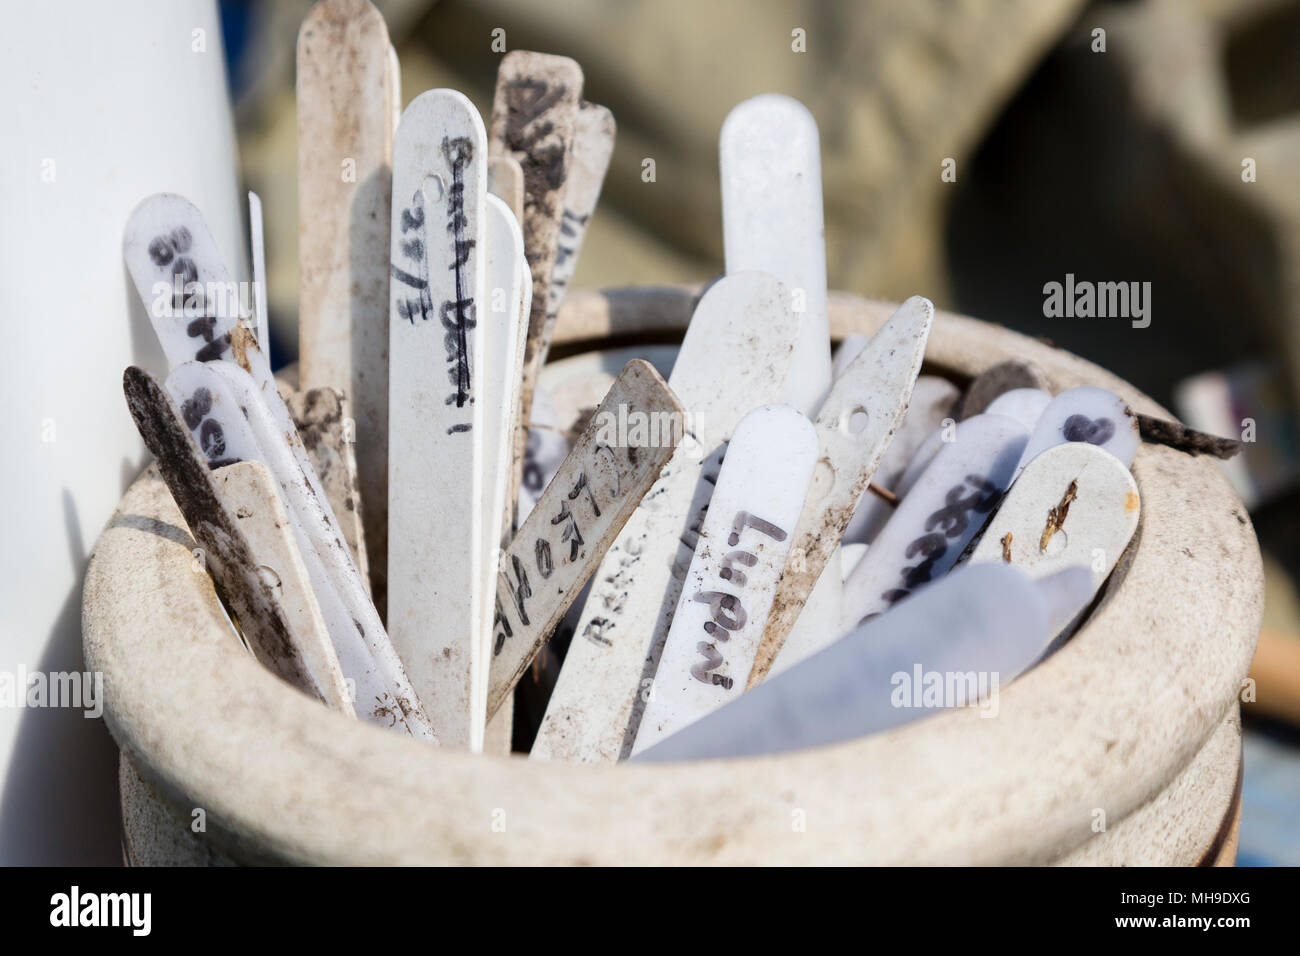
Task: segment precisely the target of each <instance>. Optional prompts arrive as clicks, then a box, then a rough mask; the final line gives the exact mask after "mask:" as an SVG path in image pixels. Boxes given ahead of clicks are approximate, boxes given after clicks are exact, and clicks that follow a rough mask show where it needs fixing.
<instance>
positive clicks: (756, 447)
mask: <svg viewBox="0 0 1300 956" xmlns="http://www.w3.org/2000/svg"><path fill="white" fill-rule="evenodd" d="M816 463H817V433H816V431H815V430H814V429H813V426H812V423H811V422H809V421H808V419H807V418H805V417H804V416H803V415H802V414H800V413H799V411H798V410H797V409H794V408H792V407H791V406H789V405H764V406H761V407H759V408H756V409H754V410H753V411H752V412H750V413H749V414H748V415H746V416H745V417H744V418H743V419H741V421H740V424H739V425H737V426H736V431H735V434H733V435H732V436H731V441H730V442H729V443H728V445H727V457H726V459H725V460H724V461H723V463H722V470H721V472H720V473H719V475H718V484H717V487H716V488H715V489H714V491H713V497H712V499H711V500H710V501H709V512H708V515H707V516H706V517H705V519H704V527H703V528H702V529H701V530H700V537H699V542H698V544H696V546H695V557H694V559H693V560H692V561H691V566H690V570H689V571H688V572H687V574H686V584H685V587H684V588H683V589H682V595H681V598H680V600H679V601H678V602H677V611H676V613H675V614H674V615H673V623H672V627H671V628H670V629H669V631H668V639H667V641H666V642H665V643H664V650H663V655H662V656H661V657H660V659H659V668H658V670H656V672H655V677H654V686H653V688H652V691H651V693H650V699H649V702H648V703H647V705H646V709H645V714H644V716H643V717H642V718H641V725H640V727H639V728H638V730H637V736H636V743H635V745H634V746H633V749H632V753H633V754H636V753H637V752H638V751H641V750H644V749H646V748H647V747H649V746H652V745H653V744H655V743H656V742H657V741H659V740H662V739H663V738H664V737H666V736H668V735H670V734H672V733H675V732H676V731H677V730H678V729H680V728H681V727H684V726H685V725H687V724H689V723H692V722H694V721H696V720H698V719H699V718H700V717H702V716H704V715H705V714H707V713H709V712H710V711H712V710H716V709H717V708H719V707H721V706H722V705H724V704H726V703H729V702H730V701H732V700H734V699H736V698H737V697H739V696H740V695H741V694H742V693H743V692H744V690H745V681H746V679H747V678H748V677H749V671H750V668H751V667H752V666H753V663H754V652H755V651H756V650H757V649H758V638H759V636H760V635H761V634H762V633H763V625H764V624H765V623H766V621H767V615H768V613H769V612H770V611H771V609H772V599H773V598H774V597H775V596H776V583H777V581H778V580H779V579H780V577H781V572H782V571H783V570H784V569H785V563H786V558H787V557H788V555H789V553H790V544H791V539H792V534H791V533H792V532H793V531H794V524H795V522H796V521H797V520H798V519H799V512H800V511H801V510H802V509H803V500H804V497H805V496H806V495H807V493H808V482H809V481H810V480H811V479H812V473H813V466H814V465H815V464H816Z"/></svg>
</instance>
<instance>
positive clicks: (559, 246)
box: [546, 100, 617, 336]
mask: <svg viewBox="0 0 1300 956" xmlns="http://www.w3.org/2000/svg"><path fill="white" fill-rule="evenodd" d="M616 131H617V127H616V125H615V123H614V114H613V113H611V112H610V111H609V110H607V109H605V107H603V106H597V105H596V104H595V103H588V102H587V101H586V100H584V101H583V102H582V103H581V104H579V106H578V118H577V120H576V122H575V123H574V129H573V148H572V150H571V152H570V155H569V176H568V183H567V185H566V186H565V189H564V214H563V215H562V216H561V217H560V234H559V238H558V240H557V241H556V246H555V271H554V273H552V275H551V290H550V295H551V299H550V302H549V303H548V304H547V311H546V322H547V325H548V326H550V327H553V326H554V324H555V317H556V316H557V315H558V314H559V312H560V305H561V304H562V303H563V302H564V295H565V293H566V292H568V291H569V283H570V282H571V281H572V280H573V274H574V272H576V271H577V268H578V256H579V254H580V253H581V252H582V241H583V240H584V239H585V238H586V237H587V226H588V224H589V223H590V222H591V217H592V215H593V214H594V213H595V212H596V203H597V201H598V200H599V199H600V188H601V186H603V185H604V183H605V173H606V171H608V169H609V161H610V159H611V158H612V157H613V155H614V135H615V133H616ZM546 334H547V335H548V336H549V335H550V332H549V331H548V332H547V333H546Z"/></svg>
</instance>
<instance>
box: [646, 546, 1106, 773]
mask: <svg viewBox="0 0 1300 956" xmlns="http://www.w3.org/2000/svg"><path fill="white" fill-rule="evenodd" d="M1091 585H1092V582H1091V577H1090V575H1089V574H1088V572H1087V571H1084V570H1081V569H1079V568H1071V569H1070V570H1067V571H1063V572H1061V573H1060V574H1059V575H1057V576H1056V577H1053V578H1047V579H1045V580H1042V581H1034V580H1033V579H1031V578H1030V577H1029V576H1028V575H1026V574H1024V573H1023V572H1021V571H1019V570H1018V569H1016V568H1014V567H1009V566H1006V565H1001V564H978V565H971V566H968V567H963V568H959V569H958V570H957V571H954V572H953V573H952V574H950V575H948V576H947V577H945V578H944V579H943V580H941V581H938V582H936V583H934V584H931V585H929V586H927V587H926V588H924V589H922V590H920V591H918V592H917V593H916V594H915V595H914V596H912V597H911V598H909V599H908V600H906V601H903V602H902V603H901V604H899V605H898V606H897V607H895V608H893V609H892V610H891V611H890V612H889V613H888V614H883V615H881V616H880V617H878V618H875V619H873V620H871V621H869V622H868V623H866V624H863V625H861V626H860V627H858V628H856V629H854V630H853V631H852V632H851V633H849V634H847V635H845V636H844V637H842V638H840V639H839V640H838V641H835V642H834V643H833V644H831V645H830V646H829V647H827V648H826V649H825V650H823V651H821V652H820V653H818V654H815V655H813V656H812V657H810V658H808V659H807V660H805V661H803V662H802V663H800V664H797V665H795V666H794V667H791V668H790V669H789V670H787V671H785V672H783V673H781V674H776V675H773V676H772V678H771V679H770V680H768V681H766V682H765V683H763V684H762V685H761V686H759V687H756V688H754V689H753V690H751V691H749V692H748V693H746V694H745V695H744V696H743V697H741V698H740V699H739V700H737V701H735V702H733V703H731V704H729V705H727V706H726V707H723V708H722V709H721V710H718V711H715V712H713V713H712V714H710V715H708V716H707V717H705V718H704V719H702V720H700V721H697V722H696V723H694V724H691V725H690V726H689V727H686V728H685V729H683V730H681V731H679V732H678V733H676V734H674V735H673V736H671V737H669V738H667V739H666V740H663V741H661V742H660V743H659V744H658V745H656V746H654V747H651V748H650V749H648V750H646V751H645V752H643V753H640V754H638V755H637V756H636V758H635V759H636V760H638V761H642V762H651V761H654V762H665V761H677V760H703V759H713V758H723V757H753V756H758V755H760V754H774V753H783V752H787V751H792V750H801V749H804V748H808V747H819V746H825V745H827V744H835V743H841V742H843V741H846V740H853V739H854V738H857V737H861V736H864V735H866V734H872V733H878V732H880V731H883V730H888V729H889V728H891V727H897V726H900V725H901V724H905V723H909V722H910V721H913V720H919V719H920V718H922V717H926V716H929V715H931V714H934V713H937V712H939V711H940V710H945V709H948V708H951V707H963V706H966V707H972V708H973V709H975V710H976V711H977V712H978V713H979V714H980V715H981V716H986V717H990V718H991V717H996V716H997V712H998V709H999V707H1000V701H999V697H998V695H999V693H1000V692H1001V690H1002V689H1004V688H1005V687H1006V685H1007V684H1008V683H1010V681H1011V680H1012V679H1014V678H1015V677H1016V675H1017V674H1020V673H1021V672H1022V671H1024V670H1025V669H1026V668H1028V667H1029V666H1030V665H1032V664H1033V663H1034V662H1035V661H1036V660H1037V659H1038V658H1039V657H1040V656H1041V655H1042V654H1043V652H1044V650H1045V649H1046V648H1047V645H1048V641H1049V640H1050V638H1051V635H1050V628H1051V622H1052V621H1053V620H1055V619H1057V618H1058V617H1059V616H1060V610H1059V605H1062V604H1064V605H1071V604H1074V603H1075V602H1077V601H1078V600H1079V599H1080V597H1081V596H1082V595H1086V594H1087V593H1088V590H1089V588H1090V587H1091ZM1083 599H1084V600H1085V601H1086V597H1084V598H1083ZM954 675H955V676H957V677H960V680H956V679H954Z"/></svg>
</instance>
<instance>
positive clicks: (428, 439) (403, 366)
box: [388, 90, 492, 752]
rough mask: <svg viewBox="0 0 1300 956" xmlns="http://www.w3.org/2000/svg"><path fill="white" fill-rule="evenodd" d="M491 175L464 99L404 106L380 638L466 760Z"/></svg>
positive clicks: (396, 200) (477, 572)
mask: <svg viewBox="0 0 1300 956" xmlns="http://www.w3.org/2000/svg"><path fill="white" fill-rule="evenodd" d="M486 166H487V134H486V132H485V131H484V128H483V121H482V119H481V118H480V117H479V115H478V111H477V110H476V109H474V105H473V104H472V103H470V101H469V100H468V99H467V98H466V97H465V96H464V94H462V93H458V92H456V91H455V90H429V91H428V92H426V93H421V94H420V95H419V96H417V97H416V98H415V100H413V101H412V102H411V104H410V105H409V106H408V107H407V108H406V111H405V112H404V113H403V114H402V122H401V124H400V125H399V126H398V128H397V140H396V144H395V146H394V158H393V221H392V235H391V241H390V246H391V252H392V271H391V279H390V282H389V294H390V299H391V310H390V315H389V342H388V429H389V433H388V455H389V457H388V523H389V528H390V529H391V532H392V533H390V534H389V536H388V633H389V635H390V636H391V637H392V641H393V645H394V647H396V648H397V653H398V654H399V655H400V656H401V658H402V661H403V662H404V663H405V665H406V670H407V673H408V674H409V675H410V677H411V683H412V684H414V685H415V690H416V693H418V694H419V696H420V700H421V702H422V703H423V704H424V707H425V709H426V710H427V711H428V713H429V719H430V720H431V721H432V722H433V726H434V729H435V731H436V733H437V735H438V739H439V740H440V741H442V742H443V743H444V744H448V743H451V744H457V745H459V746H462V747H468V748H470V750H472V751H474V752H478V751H480V750H481V749H482V747H483V727H484V724H485V722H486V719H487V718H486V711H485V707H486V703H485V698H484V692H485V688H486V680H485V679H484V678H483V676H482V669H483V668H484V667H485V666H486V662H485V661H484V659H483V650H484V645H485V643H486V641H485V640H484V636H483V634H484V629H485V627H486V624H485V622H484V621H483V619H482V615H483V611H484V608H485V607H486V603H485V600H484V597H483V594H482V588H483V586H484V584H485V578H486V575H485V572H484V568H483V563H482V562H483V559H484V555H483V540H484V534H483V484H484V477H483V464H484V453H483V443H484V441H485V437H484V433H483V370H484V360H483V353H484V342H485V332H486V330H487V328H488V326H489V312H488V309H487V308H486V307H485V304H484V295H483V291H484V258H485V255H484V253H485V248H484V246H485V243H484V239H485V236H486V235H487V233H486V222H485V219H486V215H485V208H486V196H487V168H486ZM486 440H489V441H491V440H492V439H491V438H488V439H486Z"/></svg>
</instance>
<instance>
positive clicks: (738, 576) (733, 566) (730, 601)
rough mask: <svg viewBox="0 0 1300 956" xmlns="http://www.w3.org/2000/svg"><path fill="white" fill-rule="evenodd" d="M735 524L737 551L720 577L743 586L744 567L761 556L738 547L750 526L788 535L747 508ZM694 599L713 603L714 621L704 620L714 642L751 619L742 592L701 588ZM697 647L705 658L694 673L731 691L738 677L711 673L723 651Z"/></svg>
mask: <svg viewBox="0 0 1300 956" xmlns="http://www.w3.org/2000/svg"><path fill="white" fill-rule="evenodd" d="M731 527H732V531H731V534H729V535H728V536H727V544H728V546H730V547H731V548H733V549H735V550H733V551H730V552H728V554H727V555H726V556H725V557H724V558H723V559H722V570H721V571H719V572H718V576H719V577H720V578H722V579H723V580H724V581H729V582H731V584H733V585H734V586H735V587H736V588H737V589H743V588H744V586H745V572H744V571H743V570H741V569H742V568H746V567H749V568H752V567H753V566H754V565H756V564H757V563H758V555H756V554H755V553H754V552H753V551H746V550H745V549H743V548H739V547H737V546H738V545H739V544H740V541H741V535H742V534H743V533H744V532H745V531H746V529H751V528H752V529H753V531H754V533H755V534H761V535H766V536H767V537H769V538H771V539H772V540H773V541H784V540H785V539H786V537H787V535H786V532H785V530H784V529H782V528H778V527H777V526H776V525H774V524H772V522H770V521H764V520H763V519H762V518H760V517H758V516H757V515H751V514H750V513H749V512H747V511H739V512H737V513H736V518H735V520H734V521H733V522H732V525H731ZM755 550H757V549H755ZM742 593H743V592H742ZM691 600H692V601H696V602H698V603H701V604H707V605H709V610H710V611H711V612H712V614H713V617H712V619H711V620H708V621H705V622H704V632H705V633H706V634H707V635H708V636H709V637H710V638H712V639H713V641H726V640H730V639H731V634H730V633H729V632H731V631H738V630H740V629H741V628H743V627H744V626H745V623H746V622H747V621H748V620H749V616H748V615H747V614H746V613H745V607H744V605H743V604H742V603H741V600H740V595H739V594H728V593H727V592H725V591H697V592H696V593H695V594H694V595H692V597H691ZM695 649H696V650H697V651H699V653H700V656H701V660H699V661H697V662H696V663H695V664H693V665H692V666H691V676H692V677H694V678H695V679H696V680H697V681H700V682H701V683H704V684H714V685H716V686H718V687H721V688H723V689H724V690H731V687H732V684H733V683H734V678H731V677H726V676H724V675H722V674H715V673H711V672H712V671H714V670H716V669H717V668H718V667H719V666H721V665H722V662H723V659H722V654H720V653H719V652H718V648H717V645H716V644H714V643H713V642H712V641H707V640H706V641H700V642H699V643H698V644H696V645H695Z"/></svg>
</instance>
